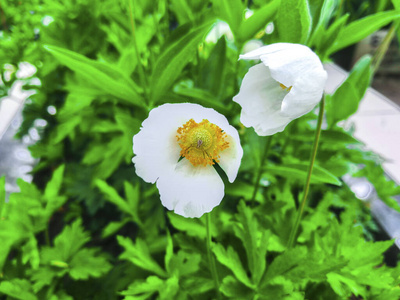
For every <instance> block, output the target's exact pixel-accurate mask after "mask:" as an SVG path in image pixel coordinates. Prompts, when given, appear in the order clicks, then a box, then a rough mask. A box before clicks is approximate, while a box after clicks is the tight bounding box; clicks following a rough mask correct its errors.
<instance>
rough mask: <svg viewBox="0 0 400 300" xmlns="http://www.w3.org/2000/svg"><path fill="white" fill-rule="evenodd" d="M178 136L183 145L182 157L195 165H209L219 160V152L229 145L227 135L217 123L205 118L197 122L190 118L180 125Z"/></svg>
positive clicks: (180, 143)
mask: <svg viewBox="0 0 400 300" xmlns="http://www.w3.org/2000/svg"><path fill="white" fill-rule="evenodd" d="M177 132H178V135H177V136H176V137H177V139H178V142H179V146H180V147H181V149H182V150H181V153H180V154H181V157H185V158H186V159H188V160H189V161H190V162H191V163H192V165H193V166H199V165H203V166H207V165H213V164H214V163H215V162H219V160H218V159H219V157H220V155H219V153H220V152H221V151H223V150H224V149H226V148H228V147H229V143H228V142H227V141H226V140H225V139H226V137H227V135H226V133H225V132H222V129H221V128H219V127H218V126H217V125H215V124H213V123H210V122H209V121H208V120H205V119H204V120H203V121H201V122H200V123H196V122H195V121H194V120H193V119H190V120H189V121H187V122H186V123H185V124H183V126H182V127H179V128H178V130H177Z"/></svg>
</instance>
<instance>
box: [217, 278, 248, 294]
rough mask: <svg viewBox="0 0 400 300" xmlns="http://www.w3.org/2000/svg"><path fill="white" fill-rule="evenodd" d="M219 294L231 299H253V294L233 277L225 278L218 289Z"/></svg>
mask: <svg viewBox="0 0 400 300" xmlns="http://www.w3.org/2000/svg"><path fill="white" fill-rule="evenodd" d="M220 290H221V292H222V293H223V294H224V295H225V296H227V297H228V298H233V299H238V300H239V299H243V300H244V299H253V297H252V295H253V292H252V290H250V289H249V288H247V287H246V286H244V285H243V284H241V283H240V282H239V281H237V280H236V279H235V278H234V277H233V276H230V275H228V276H226V277H225V278H224V279H223V280H222V284H221V287H220Z"/></svg>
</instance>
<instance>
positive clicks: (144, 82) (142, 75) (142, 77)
mask: <svg viewBox="0 0 400 300" xmlns="http://www.w3.org/2000/svg"><path fill="white" fill-rule="evenodd" d="M128 2H129V19H130V21H131V28H132V37H133V47H134V48H135V53H136V59H137V61H138V67H139V77H140V83H141V85H142V88H143V91H144V94H145V95H146V96H148V94H147V80H146V75H145V72H144V68H143V65H142V63H141V59H140V54H139V48H138V46H137V42H136V30H135V18H134V16H133V8H132V0H128Z"/></svg>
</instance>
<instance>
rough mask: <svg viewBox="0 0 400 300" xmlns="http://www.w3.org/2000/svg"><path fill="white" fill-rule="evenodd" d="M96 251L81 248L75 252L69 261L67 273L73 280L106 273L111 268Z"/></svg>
mask: <svg viewBox="0 0 400 300" xmlns="http://www.w3.org/2000/svg"><path fill="white" fill-rule="evenodd" d="M97 252H98V251H97V250H95V249H82V250H80V251H79V252H78V253H76V254H75V255H74V256H73V257H72V259H71V262H70V263H69V268H70V269H69V270H68V273H69V275H70V276H71V277H72V278H73V279H75V280H82V279H83V280H85V279H88V278H89V277H100V276H101V275H103V274H105V273H107V272H108V271H109V270H110V269H111V265H110V263H109V262H108V261H107V260H106V259H105V258H104V257H103V256H99V255H98V254H97Z"/></svg>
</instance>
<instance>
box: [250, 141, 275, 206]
mask: <svg viewBox="0 0 400 300" xmlns="http://www.w3.org/2000/svg"><path fill="white" fill-rule="evenodd" d="M271 142H272V135H270V136H268V137H267V141H266V143H265V149H264V154H263V156H262V158H261V162H260V167H259V168H258V173H257V178H256V183H255V185H254V191H253V195H252V196H251V202H253V201H254V200H255V199H256V195H257V191H258V188H259V187H260V180H261V176H262V174H263V172H264V168H263V167H264V162H265V160H266V159H267V157H268V152H269V148H271Z"/></svg>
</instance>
